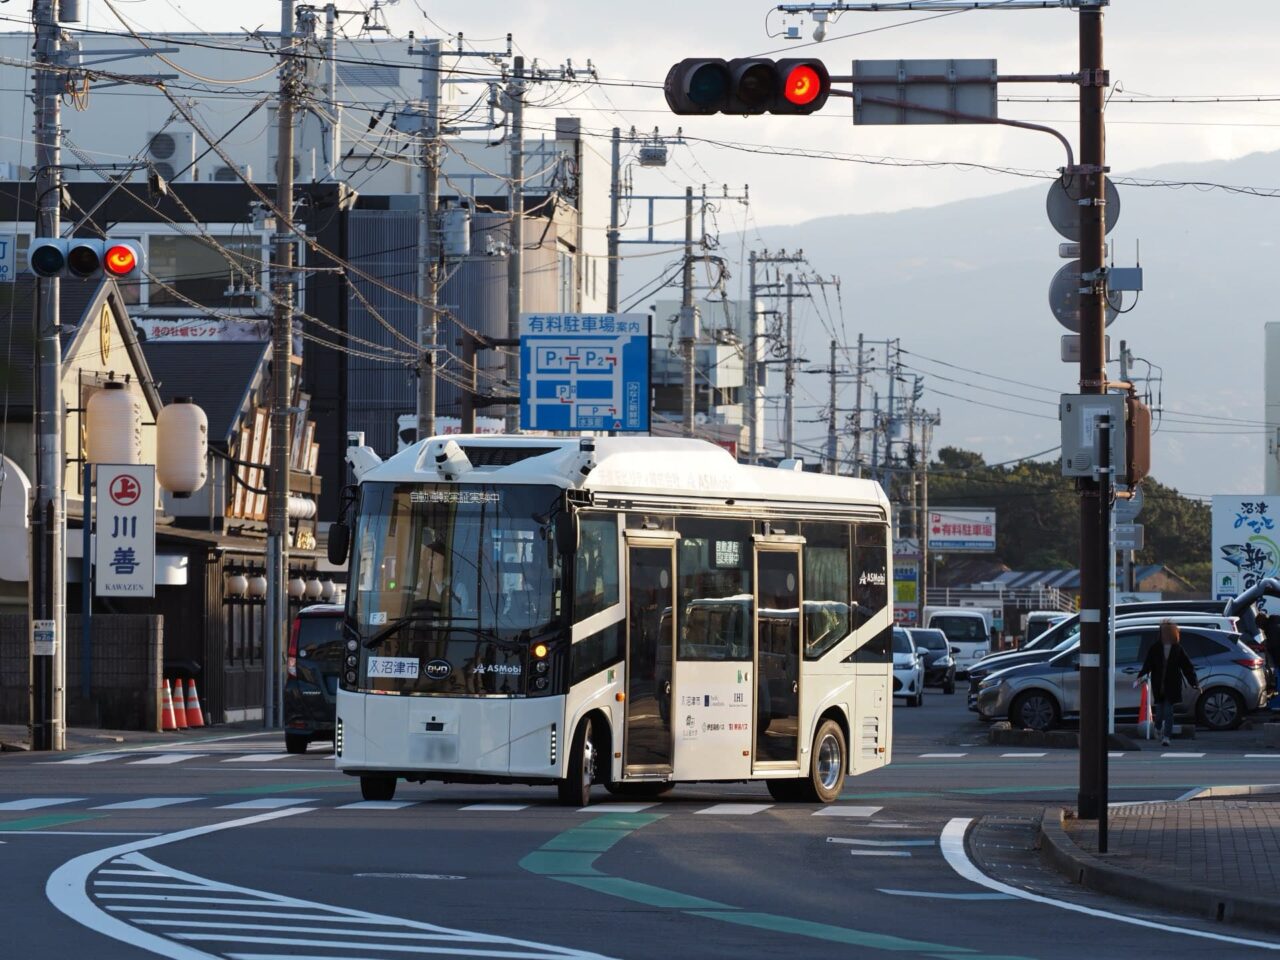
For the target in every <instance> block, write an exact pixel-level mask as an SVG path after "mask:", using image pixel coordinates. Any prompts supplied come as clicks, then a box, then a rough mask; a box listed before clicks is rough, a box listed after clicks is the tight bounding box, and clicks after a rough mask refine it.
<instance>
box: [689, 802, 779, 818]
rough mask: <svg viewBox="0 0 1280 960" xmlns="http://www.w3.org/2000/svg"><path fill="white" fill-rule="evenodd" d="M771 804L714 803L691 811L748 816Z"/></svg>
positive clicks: (765, 808)
mask: <svg viewBox="0 0 1280 960" xmlns="http://www.w3.org/2000/svg"><path fill="white" fill-rule="evenodd" d="M772 806H773V804H772V803H716V804H713V805H711V806H709V807H704V808H703V809H701V810H695V811H693V812H694V813H710V814H716V815H722V816H728V817H745V816H750V815H751V814H753V813H760V812H761V811H762V810H768V809H769V808H770V807H772Z"/></svg>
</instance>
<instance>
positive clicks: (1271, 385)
mask: <svg viewBox="0 0 1280 960" xmlns="http://www.w3.org/2000/svg"><path fill="white" fill-rule="evenodd" d="M1263 338H1264V343H1265V353H1264V358H1263V367H1262V389H1263V403H1264V407H1263V419H1264V421H1265V422H1266V424H1267V430H1268V431H1269V432H1268V435H1267V451H1266V455H1265V459H1264V460H1263V470H1262V481H1263V488H1262V492H1263V493H1268V494H1277V493H1280V322H1274V321H1273V322H1271V323H1268V324H1266V326H1265V327H1264V332H1263Z"/></svg>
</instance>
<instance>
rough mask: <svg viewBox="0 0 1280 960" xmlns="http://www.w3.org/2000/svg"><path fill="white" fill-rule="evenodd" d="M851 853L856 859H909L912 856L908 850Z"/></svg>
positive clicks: (851, 851) (854, 851)
mask: <svg viewBox="0 0 1280 960" xmlns="http://www.w3.org/2000/svg"><path fill="white" fill-rule="evenodd" d="M849 853H850V854H851V855H852V856H855V857H909V856H911V854H910V853H908V852H907V851H906V850H850V851H849Z"/></svg>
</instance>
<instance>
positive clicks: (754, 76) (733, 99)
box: [663, 57, 831, 114]
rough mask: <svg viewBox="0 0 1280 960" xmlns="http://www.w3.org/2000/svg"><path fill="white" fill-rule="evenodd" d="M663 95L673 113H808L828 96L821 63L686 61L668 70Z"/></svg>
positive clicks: (828, 84)
mask: <svg viewBox="0 0 1280 960" xmlns="http://www.w3.org/2000/svg"><path fill="white" fill-rule="evenodd" d="M663 93H664V94H665V95H666V98H667V106H669V107H670V108H671V112H672V113H677V114H709V113H733V114H760V113H777V114H807V113H813V112H814V111H815V110H820V109H821V108H822V106H823V105H824V104H825V103H826V102H827V97H828V96H829V95H830V93H831V75H830V74H829V73H828V72H827V68H826V67H825V66H824V65H823V63H822V61H821V60H803V59H790V60H777V61H774V60H766V59H764V58H762V57H744V58H739V59H736V60H727V61H726V60H721V59H718V58H690V59H686V60H681V61H680V62H679V63H677V64H676V65H675V66H673V67H672V68H671V69H670V70H669V71H668V72H667V79H666V82H665V83H664V84H663Z"/></svg>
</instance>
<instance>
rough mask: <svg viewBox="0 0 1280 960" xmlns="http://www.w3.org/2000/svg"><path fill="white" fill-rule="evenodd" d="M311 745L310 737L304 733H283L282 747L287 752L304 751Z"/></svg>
mask: <svg viewBox="0 0 1280 960" xmlns="http://www.w3.org/2000/svg"><path fill="white" fill-rule="evenodd" d="M310 745H311V738H310V737H309V736H307V735H306V734H305V733H286V734H285V735H284V748H285V750H286V751H288V752H289V753H306V752H307V747H308V746H310Z"/></svg>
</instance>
